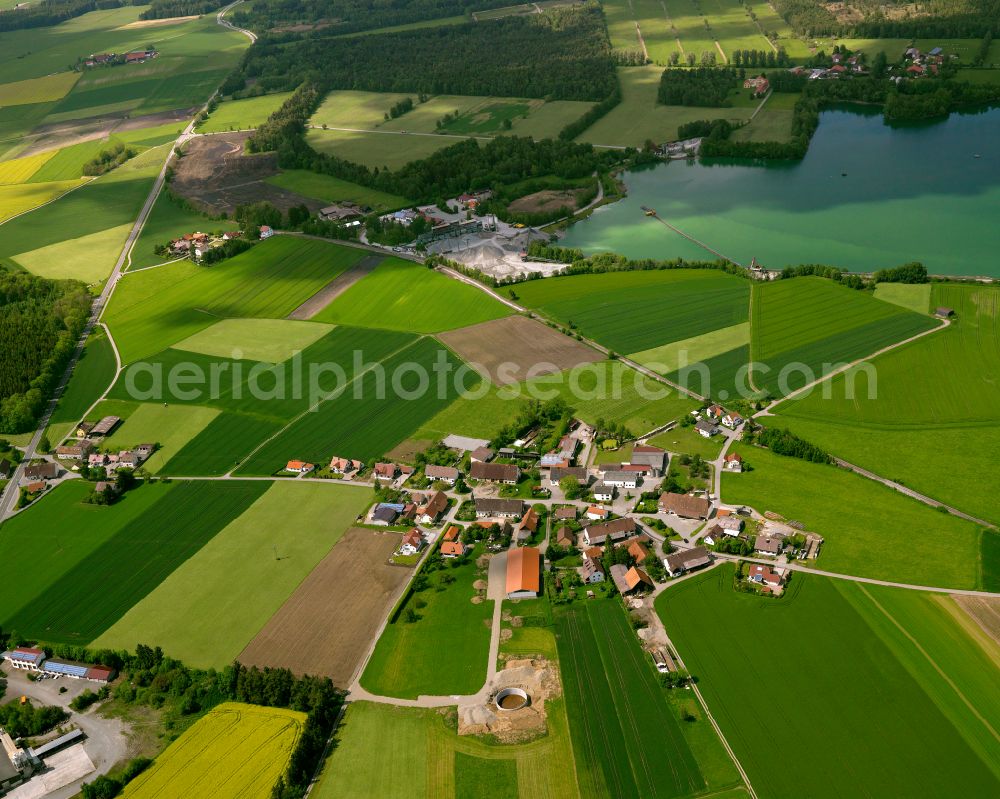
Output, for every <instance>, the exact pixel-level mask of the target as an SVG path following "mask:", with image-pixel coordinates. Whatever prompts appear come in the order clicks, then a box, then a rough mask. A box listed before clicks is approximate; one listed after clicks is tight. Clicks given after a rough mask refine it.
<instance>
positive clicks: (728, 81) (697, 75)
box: [656, 67, 742, 108]
mask: <svg viewBox="0 0 1000 799" xmlns="http://www.w3.org/2000/svg"><path fill="white" fill-rule="evenodd" d="M741 78H742V70H739V71H737V70H735V69H726V68H718V69H717V68H713V67H698V68H697V69H665V70H663V75H661V76H660V88H659V90H658V92H657V95H656V99H657V101H658V102H660V103H663V104H664V105H696V106H704V107H711V108H721V107H723V106H728V105H731V103H730V101H729V100H728V97H729V93H730V92H731V91H732V90H733V89H735V88H736V87H737V86H739V82H740V79H741Z"/></svg>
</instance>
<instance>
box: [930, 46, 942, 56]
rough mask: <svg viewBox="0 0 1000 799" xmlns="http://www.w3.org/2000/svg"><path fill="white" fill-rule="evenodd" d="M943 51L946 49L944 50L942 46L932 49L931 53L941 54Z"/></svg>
mask: <svg viewBox="0 0 1000 799" xmlns="http://www.w3.org/2000/svg"><path fill="white" fill-rule="evenodd" d="M943 52H944V50H942V49H941V48H940V47H935V48H934V49H933V50H931V51H930V53H929V55H941V53H943Z"/></svg>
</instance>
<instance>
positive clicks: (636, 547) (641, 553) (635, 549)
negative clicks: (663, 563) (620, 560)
mask: <svg viewBox="0 0 1000 799" xmlns="http://www.w3.org/2000/svg"><path fill="white" fill-rule="evenodd" d="M622 546H624V544H623V545H622ZM628 553H629V554H630V555H631V556H632V557H633V558H635V562H636V565H639V566H641V565H642V562H643V561H644V560H646V558H648V557H649V550H648V549H646V545H645V544H644V543H643V542H642V541H641V540H640V539H638V538H634V539H632V540H631V541H629V542H628Z"/></svg>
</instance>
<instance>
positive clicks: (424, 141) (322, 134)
mask: <svg viewBox="0 0 1000 799" xmlns="http://www.w3.org/2000/svg"><path fill="white" fill-rule="evenodd" d="M462 140H463V139H462V138H459V137H453V136H435V135H434V134H431V133H428V134H419V135H403V134H400V133H391V132H389V133H386V132H372V131H354V130H318V129H315V128H314V129H311V130H309V131H307V132H306V141H307V142H308V143H309V144H310V145H311V146H312V147H313V148H315V149H316V150H318V151H319V152H321V153H328V154H329V155H334V156H336V157H337V158H343V159H344V160H346V161H353V162H354V163H357V164H364V165H365V166H367V167H370V168H372V169H374V168H376V167H378V168H379V169H390V170H391V169H399V168H400V167H402V166H406V164H408V163H410V162H411V161H421V160H423V159H424V158H427V157H428V156H429V155H433V154H434V153H436V152H437V151H438V150H440V149H441V148H442V147H447V146H448V145H451V144H456V143H457V142H460V141H462Z"/></svg>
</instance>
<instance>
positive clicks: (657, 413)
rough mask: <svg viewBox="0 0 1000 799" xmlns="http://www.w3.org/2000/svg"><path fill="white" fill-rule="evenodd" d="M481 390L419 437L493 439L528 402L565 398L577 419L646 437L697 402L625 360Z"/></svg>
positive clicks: (440, 416) (432, 422) (443, 413)
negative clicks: (622, 427)
mask: <svg viewBox="0 0 1000 799" xmlns="http://www.w3.org/2000/svg"><path fill="white" fill-rule="evenodd" d="M529 382H530V385H529ZM470 388H471V384H470ZM481 392H482V396H478V394H479V393H480V392H479V391H477V392H476V393H473V394H470V395H469V396H462V397H460V398H459V399H457V400H455V402H453V403H452V404H451V405H449V406H448V407H447V408H445V409H444V410H442V411H441V412H440V413H438V414H437V415H436V416H434V417H433V418H432V419H429V420H427V422H425V423H424V425H423V426H422V427H421V428H420V429H419V430H417V431H416V433H414V437H415V438H423V439H432V440H435V441H438V440H440V439H442V438H444V437H446V436H447V435H449V434H450V433H455V434H457V435H466V436H473V437H475V438H487V439H491V438H493V437H494V436H495V435H496V434H497V433H499V432H500V429H501V428H502V427H503V426H504V425H507V424H510V423H511V422H513V421H514V420H515V419H516V418H517V416H518V414H519V413H520V412H521V411H522V410H523V408H524V405H525V404H526V403H527V402H528V401H529V400H532V399H539V400H543V401H544V400H548V399H552V398H553V397H561V398H562V399H564V400H565V401H566V403H567V404H568V405H569V406H570V407H571V408H573V409H575V415H576V417H577V418H579V419H582V420H583V421H585V422H587V423H588V424H594V423H596V421H597V420H598V419H607V420H608V421H611V422H616V423H619V424H623V425H625V426H626V427H627V428H628V429H629V431H631V432H632V433H633V434H635V435H641V434H642V433H645V432H647V431H649V430H652V429H654V428H656V427H659V426H660V425H662V424H665V423H666V422H669V421H670V420H671V419H676V418H678V417H680V416H682V415H683V414H685V413H687V412H688V411H690V410H691V409H692V408H693V407H694V406H695V404H696V400H694V399H691V398H690V397H687V396H685V395H682V394H680V392H678V391H676V390H674V389H670V388H668V387H667V386H664V385H663V384H661V383H658V382H654V381H653V380H652V379H650V378H648V377H645V376H644V375H641V374H640V373H638V372H636V371H635V370H633V369H630V368H629V367H627V366H625V364H623V363H621V361H602V362H599V363H597V364H591V365H589V366H579V367H577V368H576V369H572V370H569V371H567V372H561V373H560V377H551V378H550V377H540V378H537V379H535V380H532V381H526V382H524V383H519V384H517V386H516V393H515V389H514V388H513V387H502V388H497V387H495V386H491V387H489V388H488V389H487V388H484V389H482V390H481ZM553 392H554V393H553Z"/></svg>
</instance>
